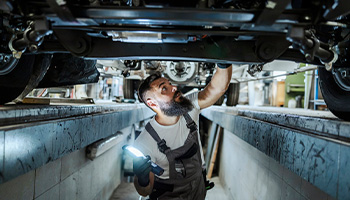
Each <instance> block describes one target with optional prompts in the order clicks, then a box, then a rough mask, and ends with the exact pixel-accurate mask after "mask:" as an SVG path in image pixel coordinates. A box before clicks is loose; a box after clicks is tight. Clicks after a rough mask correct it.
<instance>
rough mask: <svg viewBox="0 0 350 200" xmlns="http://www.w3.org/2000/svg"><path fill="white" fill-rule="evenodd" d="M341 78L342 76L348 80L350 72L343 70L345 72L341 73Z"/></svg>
mask: <svg viewBox="0 0 350 200" xmlns="http://www.w3.org/2000/svg"><path fill="white" fill-rule="evenodd" d="M341 76H342V77H343V78H347V77H348V71H347V70H343V71H342V72H341Z"/></svg>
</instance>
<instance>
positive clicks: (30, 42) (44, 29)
mask: <svg viewBox="0 0 350 200" xmlns="http://www.w3.org/2000/svg"><path fill="white" fill-rule="evenodd" d="M51 33H52V30H49V25H48V23H47V20H46V19H38V20H35V21H32V22H30V24H29V26H28V28H27V29H26V30H25V31H24V32H17V33H16V34H15V35H14V36H13V37H12V39H11V40H10V42H9V48H10V50H11V51H12V54H13V57H15V58H16V59H20V58H21V55H22V53H24V51H26V49H27V48H28V50H29V51H30V52H35V51H37V50H38V46H40V45H41V43H42V42H43V40H44V37H45V36H46V35H49V34H51Z"/></svg>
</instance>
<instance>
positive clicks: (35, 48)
mask: <svg viewBox="0 0 350 200" xmlns="http://www.w3.org/2000/svg"><path fill="white" fill-rule="evenodd" d="M29 51H30V52H36V51H38V46H37V45H35V44H32V45H30V47H29Z"/></svg>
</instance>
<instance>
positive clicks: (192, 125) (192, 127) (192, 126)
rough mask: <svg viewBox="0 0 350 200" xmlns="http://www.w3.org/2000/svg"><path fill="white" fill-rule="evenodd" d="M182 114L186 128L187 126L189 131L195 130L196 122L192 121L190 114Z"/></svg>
mask: <svg viewBox="0 0 350 200" xmlns="http://www.w3.org/2000/svg"><path fill="white" fill-rule="evenodd" d="M183 116H184V118H185V120H186V126H187V128H189V129H190V130H191V132H194V131H197V124H196V122H194V121H193V119H192V118H191V116H190V115H189V114H188V113H186V114H184V115H183Z"/></svg>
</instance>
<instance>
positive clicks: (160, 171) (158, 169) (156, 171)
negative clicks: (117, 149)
mask: <svg viewBox="0 0 350 200" xmlns="http://www.w3.org/2000/svg"><path fill="white" fill-rule="evenodd" d="M122 149H123V150H127V151H126V152H128V154H129V155H130V156H132V157H134V158H138V157H143V158H146V156H145V155H144V154H143V153H142V152H141V151H140V150H138V149H136V148H135V147H133V146H130V145H124V146H123V147H122ZM150 161H151V167H152V168H151V171H152V172H153V173H154V174H156V175H158V176H160V175H162V174H163V173H164V169H163V168H161V167H159V166H158V165H157V164H156V163H154V162H153V161H152V160H150Z"/></svg>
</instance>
